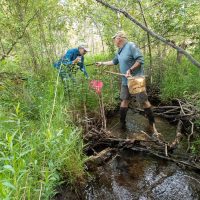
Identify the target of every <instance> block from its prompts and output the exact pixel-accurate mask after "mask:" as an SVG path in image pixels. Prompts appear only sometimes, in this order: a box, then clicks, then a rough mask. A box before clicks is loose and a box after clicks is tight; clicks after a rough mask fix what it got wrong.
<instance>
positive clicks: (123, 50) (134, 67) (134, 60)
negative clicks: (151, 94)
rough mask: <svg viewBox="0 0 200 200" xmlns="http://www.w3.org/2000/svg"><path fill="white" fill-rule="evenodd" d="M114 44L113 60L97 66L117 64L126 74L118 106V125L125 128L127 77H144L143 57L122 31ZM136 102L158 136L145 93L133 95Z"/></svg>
mask: <svg viewBox="0 0 200 200" xmlns="http://www.w3.org/2000/svg"><path fill="white" fill-rule="evenodd" d="M112 38H113V41H114V44H115V45H116V46H117V47H118V52H117V54H116V56H115V57H114V59H113V60H111V61H107V62H97V63H96V65H97V66H101V65H106V66H113V65H117V64H119V68H120V72H121V73H122V74H126V77H125V76H123V77H122V84H121V92H120V98H121V105H120V123H121V128H122V129H125V128H126V114H127V111H128V105H129V102H130V97H131V95H130V93H129V90H128V86H127V77H128V76H140V75H144V71H143V68H144V57H143V55H142V54H141V52H140V50H139V48H138V47H137V46H136V45H135V44H134V43H133V42H128V39H127V36H126V34H125V33H124V32H123V31H119V32H118V33H116V34H115V35H114V36H113V37H112ZM135 96H136V100H137V101H138V102H139V103H140V104H141V105H142V106H143V108H144V111H145V115H146V117H147V118H148V120H149V125H150V128H151V130H152V132H153V133H154V134H155V135H156V136H159V133H158V132H157V130H156V127H155V119H154V114H153V112H152V109H151V104H150V102H149V101H148V96H147V93H146V92H141V93H138V94H136V95H135Z"/></svg>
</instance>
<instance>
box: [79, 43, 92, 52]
mask: <svg viewBox="0 0 200 200" xmlns="http://www.w3.org/2000/svg"><path fill="white" fill-rule="evenodd" d="M78 48H80V49H84V50H85V51H90V49H89V48H88V45H87V44H80V45H79V47H78Z"/></svg>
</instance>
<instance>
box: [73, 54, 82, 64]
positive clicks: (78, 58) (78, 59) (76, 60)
mask: <svg viewBox="0 0 200 200" xmlns="http://www.w3.org/2000/svg"><path fill="white" fill-rule="evenodd" d="M80 61H81V56H78V57H77V58H76V59H75V60H73V64H77V63H79V62H80Z"/></svg>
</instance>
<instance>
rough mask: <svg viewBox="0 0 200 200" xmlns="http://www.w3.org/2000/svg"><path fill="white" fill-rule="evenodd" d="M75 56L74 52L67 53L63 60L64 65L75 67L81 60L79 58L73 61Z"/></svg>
mask: <svg viewBox="0 0 200 200" xmlns="http://www.w3.org/2000/svg"><path fill="white" fill-rule="evenodd" d="M73 54H74V52H73V51H72V50H68V51H67V53H66V54H65V55H64V57H63V58H62V64H64V65H74V64H77V63H78V62H80V58H79V57H77V58H76V59H75V60H73Z"/></svg>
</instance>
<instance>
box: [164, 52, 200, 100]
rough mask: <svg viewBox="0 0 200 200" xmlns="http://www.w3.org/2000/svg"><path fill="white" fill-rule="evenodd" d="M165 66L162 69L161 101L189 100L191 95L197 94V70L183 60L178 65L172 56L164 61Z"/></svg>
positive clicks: (198, 81) (198, 73) (199, 82)
mask: <svg viewBox="0 0 200 200" xmlns="http://www.w3.org/2000/svg"><path fill="white" fill-rule="evenodd" d="M165 66H166V67H165V68H164V67H163V68H164V69H162V70H163V71H162V73H163V79H162V80H161V97H162V99H165V100H166V99H173V98H189V97H190V96H191V95H192V94H195V93H199V85H200V79H199V77H200V72H199V69H197V68H194V66H192V65H191V64H190V63H189V62H188V61H187V60H185V59H184V60H183V61H182V62H181V64H178V63H177V61H176V60H175V58H174V57H173V56H170V57H169V58H168V59H167V60H166V63H165Z"/></svg>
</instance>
